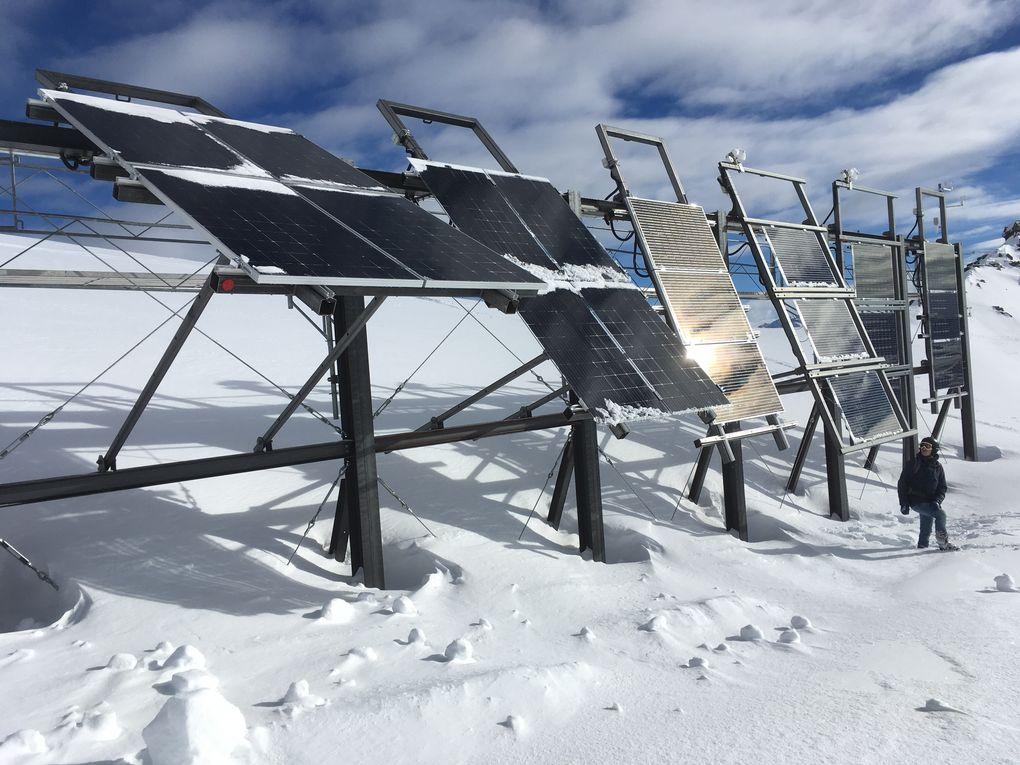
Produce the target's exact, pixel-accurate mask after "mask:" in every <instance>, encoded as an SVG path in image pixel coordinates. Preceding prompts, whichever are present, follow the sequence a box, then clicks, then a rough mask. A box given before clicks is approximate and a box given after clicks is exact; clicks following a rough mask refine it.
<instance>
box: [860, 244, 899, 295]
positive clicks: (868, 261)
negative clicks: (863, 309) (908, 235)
mask: <svg viewBox="0 0 1020 765" xmlns="http://www.w3.org/2000/svg"><path fill="white" fill-rule="evenodd" d="M850 250H851V251H852V252H853V261H854V287H855V288H856V290H857V297H858V298H869V299H872V298H873V299H882V298H885V299H889V300H892V299H894V298H895V297H896V281H895V268H894V266H893V260H892V248H891V247H887V246H885V245H881V244H862V243H857V244H853V245H851V246H850Z"/></svg>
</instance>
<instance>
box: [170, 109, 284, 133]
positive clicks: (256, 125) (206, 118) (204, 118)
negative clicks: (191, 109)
mask: <svg viewBox="0 0 1020 765" xmlns="http://www.w3.org/2000/svg"><path fill="white" fill-rule="evenodd" d="M189 116H190V117H191V119H192V121H193V122H197V123H199V124H200V125H201V124H203V123H206V122H221V123H223V124H224V125H236V126H237V127H243V128H248V129H249V130H257V131H258V132H260V133H291V134H293V133H294V131H293V130H291V129H290V128H285V127H276V126H274V125H264V124H262V123H261V122H245V121H244V120H234V119H229V118H227V117H214V116H212V115H206V114H193V115H189Z"/></svg>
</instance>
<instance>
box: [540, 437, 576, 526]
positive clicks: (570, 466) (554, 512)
mask: <svg viewBox="0 0 1020 765" xmlns="http://www.w3.org/2000/svg"><path fill="white" fill-rule="evenodd" d="M573 474H574V434H573V433H571V434H570V435H568V436H567V443H566V444H564V446H563V457H562V458H561V459H560V468H559V472H558V473H557V474H556V486H555V487H553V495H552V502H550V503H549V515H548V517H547V518H546V522H547V523H548V524H549V525H550V526H552V527H553V528H554V529H557V530H559V528H560V522H561V521H562V520H563V505H564V503H565V502H566V501H567V492H568V491H569V490H570V477H571V476H572V475H573Z"/></svg>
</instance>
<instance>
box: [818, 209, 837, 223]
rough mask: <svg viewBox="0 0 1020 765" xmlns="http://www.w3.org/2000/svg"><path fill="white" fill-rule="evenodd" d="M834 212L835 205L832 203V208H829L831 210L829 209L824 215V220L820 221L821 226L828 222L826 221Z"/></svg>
mask: <svg viewBox="0 0 1020 765" xmlns="http://www.w3.org/2000/svg"><path fill="white" fill-rule="evenodd" d="M834 212H836V206H835V205H833V206H832V209H831V210H829V214H828V215H826V216H825V220H823V221H822V224H821V225H823V226H824V225H825V224H826V223H828V222H829V218H831V217H832V214H833V213H834Z"/></svg>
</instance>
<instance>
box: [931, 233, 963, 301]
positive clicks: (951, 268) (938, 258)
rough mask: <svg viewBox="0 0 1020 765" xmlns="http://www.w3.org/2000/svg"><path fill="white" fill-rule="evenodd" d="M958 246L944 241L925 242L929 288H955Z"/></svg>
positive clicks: (956, 285)
mask: <svg viewBox="0 0 1020 765" xmlns="http://www.w3.org/2000/svg"><path fill="white" fill-rule="evenodd" d="M956 275H957V274H956V248H954V247H953V245H951V244H944V243H942V242H925V243H924V280H925V285H924V286H925V289H928V290H955V289H957V288H958V286H959V285H958V284H957V280H956Z"/></svg>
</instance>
